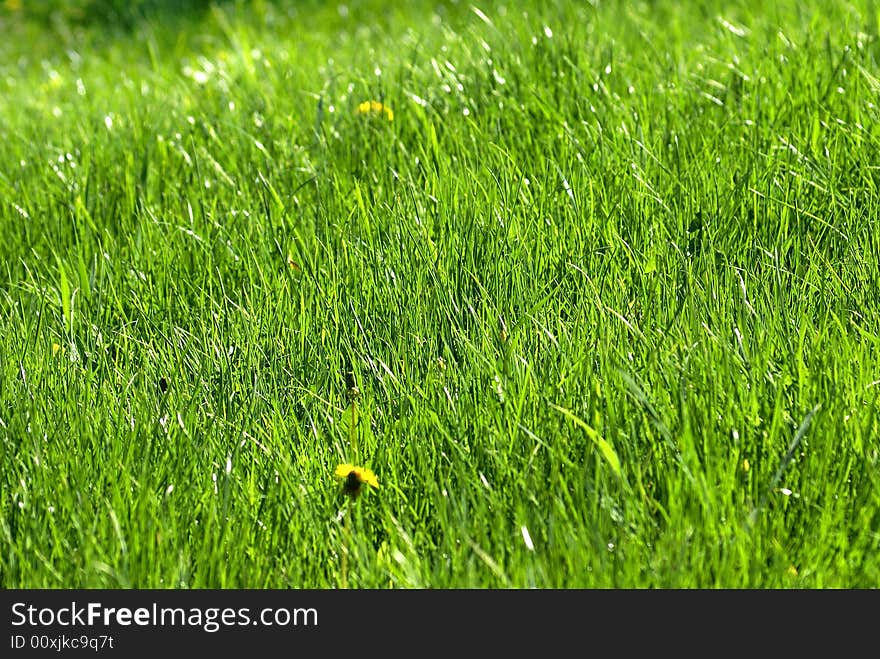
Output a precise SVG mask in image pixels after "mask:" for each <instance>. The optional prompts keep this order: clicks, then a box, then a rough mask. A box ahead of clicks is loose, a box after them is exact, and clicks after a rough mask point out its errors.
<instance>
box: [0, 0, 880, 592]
mask: <svg viewBox="0 0 880 659" xmlns="http://www.w3.org/2000/svg"><path fill="white" fill-rule="evenodd" d="M13 4H14V3H13ZM22 4H23V5H25V6H24V7H23V8H20V9H15V8H12V9H5V10H3V9H0V22H2V26H0V32H2V33H3V34H4V39H3V43H2V45H0V136H2V139H0V163H2V164H0V311H2V313H0V438H2V442H0V447H2V448H0V451H2V467H0V584H2V586H3V587H7V588H12V587H25V588H33V587H53V588H54V587H111V588H116V587H119V588H129V587H139V588H144V587H159V588H200V587H249V588H288V587H297V588H298V587H310V588H334V587H337V586H338V585H339V584H340V579H341V563H342V558H341V557H342V553H343V552H345V551H348V554H349V557H348V563H347V582H348V585H349V586H351V587H357V588H384V587H403V588H419V587H432V588H448V587H478V588H483V587H531V586H536V587H539V588H543V587H562V588H569V587H577V588H582V587H638V588H642V587H674V588H691V587H709V588H713V587H726V588H729V587H732V588H740V587H749V588H837V587H845V588H864V587H871V588H873V587H877V586H878V585H880V469H878V466H880V465H878V461H880V442H878V437H880V418H878V403H880V366H878V364H880V300H878V291H880V225H878V216H880V192H878V183H880V164H878V163H880V149H878V147H880V122H878V119H880V116H878V115H880V109H878V105H880V69H878V59H880V39H878V30H880V13H878V9H880V7H878V6H877V5H876V3H874V2H869V1H867V0H854V1H853V2H832V3H826V4H823V5H821V6H820V5H819V3H806V4H805V3H801V2H796V1H794V0H784V1H782V2H778V3H766V2H757V1H751V0H734V1H733V2H715V1H710V0H706V1H701V2H697V1H694V2H685V3H673V2H659V1H657V2H641V3H628V2H613V1H607V2H606V1H602V2H591V3H585V2H577V3H575V2H534V3H530V4H531V6H527V3H491V2H481V3H478V6H479V9H476V8H473V7H472V6H471V5H470V4H468V3H466V2H459V3H440V2H407V3H399V4H398V3H390V2H372V1H367V0H363V1H359V0H351V1H350V2H346V3H345V5H346V7H345V10H341V11H340V8H339V7H337V3H324V2H317V1H316V2H276V3H271V2H252V3H243V2H239V3H235V2H222V3H218V4H215V5H213V6H209V5H206V4H200V3H191V4H190V5H187V6H185V7H184V8H183V10H181V9H179V8H178V9H173V7H175V6H177V3H161V2H149V3H142V4H141V5H140V6H139V7H136V8H135V9H126V8H125V6H126V3H113V2H95V1H94V0H93V1H91V2H82V1H81V2H78V3H61V2H56V3H42V4H40V3H37V5H34V3H30V2H27V0H25V1H24V2H23V3H22ZM7 5H9V3H7ZM813 5H814V6H813ZM114 7H115V8H114ZM505 7H506V10H505ZM526 9H527V11H526ZM346 10H347V11H346ZM367 100H380V101H383V102H384V103H386V104H387V106H388V107H390V108H391V109H392V110H393V112H394V119H393V121H390V122H389V121H387V120H385V119H384V118H382V117H368V116H362V115H359V114H357V113H356V108H357V106H358V104H359V103H361V102H363V101H367ZM291 259H292V260H293V261H294V262H295V263H296V264H297V265H298V266H299V267H298V268H297V267H294V266H292V265H290V260H291ZM53 345H57V346H58V347H57V349H56V348H53ZM349 371H350V372H351V373H353V376H354V379H355V382H356V384H357V387H358V390H359V392H360V397H359V399H358V401H357V418H358V419H359V423H357V424H356V426H355V431H356V433H355V442H354V444H356V445H355V446H353V445H352V441H351V439H352V438H351V435H350V432H349V430H350V428H349V425H350V423H349V422H350V419H351V411H350V407H349V403H348V396H347V385H346V373H347V372H349ZM340 462H355V463H357V464H363V465H365V466H368V467H370V468H371V469H372V470H374V471H375V472H376V474H377V476H378V479H379V483H380V487H379V489H378V490H373V491H369V492H368V493H366V494H364V495H363V496H362V497H360V498H359V499H358V500H357V501H356V502H354V505H353V506H352V512H353V518H352V519H351V530H352V541H351V543H350V544H351V546H350V547H349V548H348V550H346V548H345V524H344V521H343V518H344V514H345V511H346V508H347V507H346V505H345V503H344V501H342V500H341V499H340V496H339V484H338V482H336V481H335V480H334V478H333V470H334V468H335V467H336V465H337V464H338V463H340Z"/></svg>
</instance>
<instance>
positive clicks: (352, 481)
mask: <svg viewBox="0 0 880 659" xmlns="http://www.w3.org/2000/svg"><path fill="white" fill-rule="evenodd" d="M333 475H334V476H336V478H340V479H343V482H342V492H343V494H346V495H348V496H350V497H351V498H352V499H356V498H357V497H358V495H359V494H360V493H361V486H362V485H363V484H364V483H366V484H367V485H369V486H371V487H376V488H378V487H379V479H378V478H376V474H374V473H373V472H372V471H370V470H369V469H367V468H365V467H358V466H356V465H352V464H341V465H339V466H338V467H336V471H335V472H333Z"/></svg>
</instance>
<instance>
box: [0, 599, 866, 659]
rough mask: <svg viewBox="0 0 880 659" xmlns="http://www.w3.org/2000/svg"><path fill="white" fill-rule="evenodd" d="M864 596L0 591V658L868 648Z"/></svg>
mask: <svg viewBox="0 0 880 659" xmlns="http://www.w3.org/2000/svg"><path fill="white" fill-rule="evenodd" d="M878 604H880V593H878V591H876V590H875V591H720V590H719V591H647V590H644V591H636V590H631V591H624V590H589V591H584V590H578V591H575V590H570V591H566V590H407V591H403V590H398V591H390V590H389V591H363V590H268V591H267V590H6V591H3V603H2V608H3V618H4V619H5V621H6V638H5V639H3V642H2V645H0V647H2V648H3V649H2V650H0V656H3V657H17V656H24V655H34V654H40V655H43V656H48V655H49V654H53V655H56V656H57V655H59V654H61V655H65V656H93V655H97V656H117V657H129V656H141V655H144V656H156V654H157V653H172V656H176V654H177V653H180V654H184V653H186V654H189V653H191V652H196V653H202V652H219V653H221V656H227V655H229V654H231V653H243V652H259V653H263V654H266V653H268V654H272V655H273V656H274V655H278V654H282V655H284V656H296V655H299V654H301V653H303V652H305V653H307V654H308V655H310V654H311V653H314V652H321V653H326V654H337V653H338V654H341V655H349V654H352V655H359V656H367V657H368V656H383V655H385V656H387V655H395V654H416V655H417V656H418V655H421V654H425V653H427V654H430V655H432V656H433V655H435V654H436V653H437V652H438V651H440V652H449V651H454V652H467V653H468V655H470V654H472V653H474V652H490V653H491V655H492V656H494V655H496V654H499V653H507V652H514V653H516V656H528V654H530V653H537V654H538V656H541V657H543V656H546V655H547V654H548V653H549V652H553V653H556V652H566V653H569V652H572V651H573V652H575V653H576V654H577V655H579V656H580V655H583V656H590V655H593V654H599V653H603V652H609V653H614V654H615V655H619V654H621V653H626V654H630V653H649V654H651V655H655V654H658V653H660V652H666V651H671V652H674V653H676V654H681V653H686V654H691V653H693V652H694V651H696V650H700V649H702V651H701V652H698V654H704V653H706V652H708V653H712V652H715V651H721V650H725V651H728V652H731V651H733V652H748V653H753V652H755V651H759V652H760V655H761V656H766V655H770V654H771V653H776V652H779V653H782V654H784V655H788V654H791V653H792V652H793V651H795V650H796V649H797V648H798V647H802V648H806V649H809V650H811V651H816V650H818V649H819V648H821V647H822V644H823V643H827V645H828V647H829V648H832V649H833V651H834V653H835V655H838V654H841V653H844V652H845V651H846V650H847V648H848V647H849V648H852V649H853V651H858V652H859V653H861V652H863V651H864V650H865V649H868V648H873V651H876V648H877V641H876V634H875V626H876V620H877V611H878Z"/></svg>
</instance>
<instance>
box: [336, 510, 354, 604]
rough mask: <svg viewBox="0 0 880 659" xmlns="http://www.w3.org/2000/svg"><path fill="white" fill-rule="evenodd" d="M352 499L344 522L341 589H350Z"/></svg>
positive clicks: (340, 575) (340, 568) (340, 571)
mask: <svg viewBox="0 0 880 659" xmlns="http://www.w3.org/2000/svg"><path fill="white" fill-rule="evenodd" d="M351 513H352V507H351V499H349V500H348V510H347V511H346V512H345V519H344V520H343V522H342V554H341V559H340V560H341V564H340V566H339V588H340V589H341V590H347V589H348V552H349V549H350V548H351Z"/></svg>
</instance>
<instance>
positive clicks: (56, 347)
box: [52, 343, 64, 356]
mask: <svg viewBox="0 0 880 659" xmlns="http://www.w3.org/2000/svg"><path fill="white" fill-rule="evenodd" d="M63 349H64V348H62V347H61V346H60V345H58V344H57V343H53V344H52V355H53V356H54V355H57V354H58V353H59V352H60V351H61V350H63Z"/></svg>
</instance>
